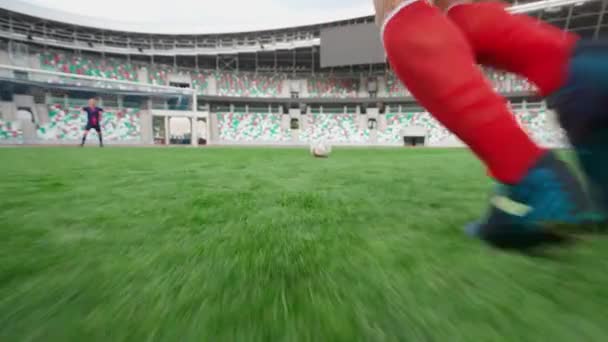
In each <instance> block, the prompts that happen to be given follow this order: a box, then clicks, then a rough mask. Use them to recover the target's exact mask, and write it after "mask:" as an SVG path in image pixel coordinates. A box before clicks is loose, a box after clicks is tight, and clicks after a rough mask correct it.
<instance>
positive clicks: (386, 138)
mask: <svg viewBox="0 0 608 342" xmlns="http://www.w3.org/2000/svg"><path fill="white" fill-rule="evenodd" d="M408 126H417V127H423V128H425V129H426V130H427V139H428V141H427V143H429V144H435V143H438V142H440V141H442V140H444V139H446V138H448V137H449V136H450V132H448V130H447V129H445V127H443V126H442V125H441V124H439V122H437V121H436V120H435V119H434V118H433V117H432V116H431V115H430V114H429V113H427V112H410V113H387V114H386V129H385V130H384V131H380V132H378V142H379V143H382V144H392V143H399V142H400V141H401V130H402V129H403V128H404V127H408Z"/></svg>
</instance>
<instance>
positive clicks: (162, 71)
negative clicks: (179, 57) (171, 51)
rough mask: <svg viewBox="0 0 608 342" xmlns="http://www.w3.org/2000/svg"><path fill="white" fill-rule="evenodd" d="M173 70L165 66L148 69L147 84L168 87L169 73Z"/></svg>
mask: <svg viewBox="0 0 608 342" xmlns="http://www.w3.org/2000/svg"><path fill="white" fill-rule="evenodd" d="M171 72H173V68H171V67H170V66H166V65H155V66H154V67H151V68H148V82H149V83H150V84H155V85H169V73H171Z"/></svg>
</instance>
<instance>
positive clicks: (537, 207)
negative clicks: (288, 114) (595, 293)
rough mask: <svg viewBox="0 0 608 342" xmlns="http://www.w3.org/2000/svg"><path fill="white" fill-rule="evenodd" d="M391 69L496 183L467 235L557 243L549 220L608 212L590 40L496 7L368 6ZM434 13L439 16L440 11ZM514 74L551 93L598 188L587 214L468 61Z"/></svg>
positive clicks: (605, 91)
mask: <svg viewBox="0 0 608 342" xmlns="http://www.w3.org/2000/svg"><path fill="white" fill-rule="evenodd" d="M374 4H375V7H376V18H377V22H378V23H379V24H380V25H381V34H382V39H383V43H384V47H385V50H386V54H387V57H388V60H389V62H390V65H391V67H392V69H393V70H394V71H395V73H396V74H397V76H398V77H399V78H400V80H401V81H402V82H403V83H404V84H405V86H407V87H408V89H409V90H410V92H411V93H412V95H413V96H414V97H415V98H416V99H417V100H418V102H419V103H420V104H421V105H422V106H424V107H425V108H426V109H427V110H428V111H429V112H430V113H431V114H432V115H433V116H434V117H435V118H436V119H437V120H438V121H440V122H441V123H442V124H443V125H444V126H445V127H447V128H448V129H449V130H450V131H451V132H452V133H454V134H455V135H457V136H458V137H459V138H460V139H461V140H462V141H464V142H465V143H466V144H467V145H468V146H469V147H470V148H471V150H472V151H473V152H474V153H475V154H476V155H477V156H478V157H479V158H480V159H481V160H482V161H483V162H484V164H485V165H486V167H487V168H488V170H489V172H490V174H491V176H492V177H493V178H494V179H495V180H496V181H497V183H498V186H497V189H496V193H495V195H494V196H493V197H492V199H491V201H490V209H489V212H488V214H487V215H486V216H485V217H484V218H483V219H481V220H480V221H479V222H477V223H474V224H471V225H470V226H469V227H468V228H467V231H468V232H469V233H471V234H473V235H475V236H477V237H479V238H481V239H483V240H485V241H487V242H489V243H491V244H493V245H495V246H498V247H506V248H520V249H524V248H528V247H532V246H536V245H540V244H544V243H550V242H559V241H561V240H562V239H561V237H560V235H557V234H555V233H553V231H552V229H551V226H552V225H553V224H585V223H587V222H589V221H599V220H603V213H605V212H607V211H608V199H607V198H608V134H607V133H605V131H608V113H606V115H604V113H603V112H602V109H603V107H604V106H602V105H603V102H604V101H608V77H607V76H608V59H607V58H606V57H608V48H606V47H604V46H602V45H601V44H600V45H599V46H597V45H593V44H589V43H587V42H583V41H581V40H580V39H579V38H578V37H576V36H574V35H571V34H567V33H565V32H563V31H561V30H559V29H557V28H554V27H552V26H550V25H548V24H542V23H539V22H537V21H536V20H534V19H532V18H530V17H528V16H524V15H511V14H509V13H508V12H507V11H506V10H505V7H504V6H503V5H501V4H497V3H474V4H469V3H456V2H450V1H444V2H443V3H438V6H439V7H442V8H439V7H437V6H434V5H433V4H431V3H429V2H427V1H424V0H375V2H374ZM443 10H447V13H448V15H446V14H445V13H444V12H443ZM477 61H479V62H481V63H484V64H487V65H491V66H494V67H498V68H502V69H504V70H508V71H511V72H515V73H518V74H520V75H522V76H525V77H526V78H528V79H529V80H530V81H531V82H533V83H534V84H536V85H537V86H538V88H539V91H540V93H541V94H542V95H547V96H548V95H551V101H550V103H552V104H553V105H554V106H555V108H556V109H557V111H558V113H559V119H560V122H561V124H562V127H563V128H564V129H565V130H566V132H567V133H568V136H569V138H570V140H571V142H572V144H573V145H574V147H575V149H576V151H577V152H578V155H579V159H580V161H581V164H582V166H583V169H584V171H585V173H586V174H587V176H588V177H589V179H590V180H591V181H592V182H594V183H595V184H597V189H598V190H599V191H597V194H596V196H595V197H594V199H595V203H597V204H598V205H599V206H600V210H595V209H594V208H592V207H593V205H592V204H591V203H590V201H589V200H588V199H587V196H586V194H585V193H584V191H583V190H582V187H581V185H580V184H579V182H578V180H577V179H576V177H575V176H574V175H573V173H572V171H571V170H570V169H569V168H568V166H567V165H566V164H565V163H564V162H563V161H561V160H560V159H558V158H557V157H556V156H555V155H554V153H553V152H551V151H548V150H545V149H544V148H542V147H540V146H538V145H537V144H536V143H534V142H533V141H532V139H531V138H530V137H529V136H528V135H527V134H526V133H525V132H524V131H523V130H522V129H521V128H520V127H519V125H518V124H517V122H516V120H515V118H514V116H513V115H512V113H511V112H510V111H509V109H508V107H507V105H506V101H505V99H504V98H502V97H501V96H500V95H498V94H497V93H496V92H495V91H494V90H493V89H492V87H491V86H490V84H489V82H487V80H486V79H485V77H484V75H483V73H482V72H481V71H480V70H479V68H477V66H476V65H475V64H476V62H477Z"/></svg>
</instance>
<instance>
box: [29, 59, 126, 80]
mask: <svg viewBox="0 0 608 342" xmlns="http://www.w3.org/2000/svg"><path fill="white" fill-rule="evenodd" d="M39 58H40V65H41V67H42V68H43V69H46V70H51V71H59V72H65V73H70V74H77V75H87V76H95V77H102V78H108V79H113V80H126V81H135V80H136V79H137V71H136V68H135V67H134V66H133V65H132V64H129V63H126V61H124V60H120V59H115V58H93V57H85V56H78V55H75V54H70V53H64V52H43V53H40V55H39Z"/></svg>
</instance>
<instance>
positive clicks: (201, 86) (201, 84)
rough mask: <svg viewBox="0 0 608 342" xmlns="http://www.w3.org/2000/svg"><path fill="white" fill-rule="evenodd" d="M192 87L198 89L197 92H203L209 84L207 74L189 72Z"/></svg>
mask: <svg viewBox="0 0 608 342" xmlns="http://www.w3.org/2000/svg"><path fill="white" fill-rule="evenodd" d="M190 78H191V79H192V88H194V89H198V91H199V92H204V91H205V90H207V87H208V86H209V74H208V73H205V72H191V73H190Z"/></svg>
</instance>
